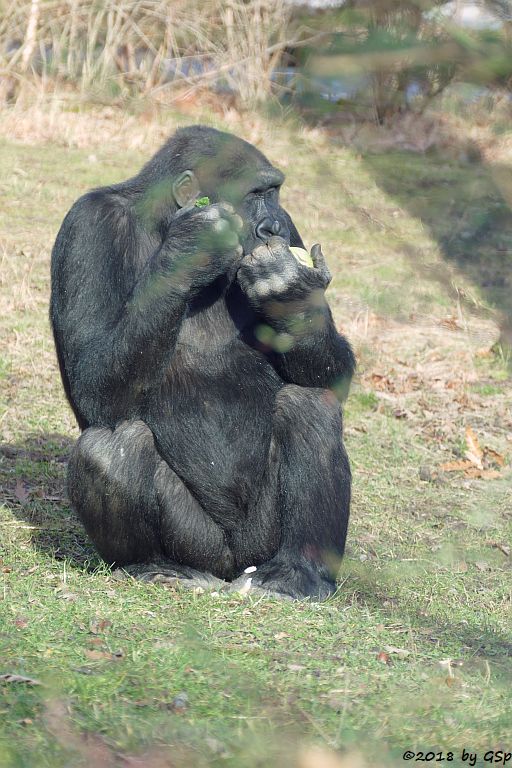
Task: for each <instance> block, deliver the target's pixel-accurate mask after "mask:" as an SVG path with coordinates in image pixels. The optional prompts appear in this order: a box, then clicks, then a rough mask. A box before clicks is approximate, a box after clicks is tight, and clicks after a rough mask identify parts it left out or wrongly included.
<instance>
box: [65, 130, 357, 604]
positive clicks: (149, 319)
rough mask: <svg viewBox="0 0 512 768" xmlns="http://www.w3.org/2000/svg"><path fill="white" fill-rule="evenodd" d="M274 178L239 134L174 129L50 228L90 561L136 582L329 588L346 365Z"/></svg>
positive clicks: (76, 480) (340, 536) (72, 465)
mask: <svg viewBox="0 0 512 768" xmlns="http://www.w3.org/2000/svg"><path fill="white" fill-rule="evenodd" d="M283 181H284V176H283V174H282V173H281V172H280V171H279V170H277V169H276V168H274V167H273V166H272V165H271V163H270V162H269V161H268V160H267V158H266V157H265V156H264V155H263V154H262V153H261V152H260V151H259V150H257V149H256V148H255V147H254V146H253V145H251V144H249V143H247V142H245V141H243V140H242V139H239V138H237V137H235V136H233V135H231V134H228V133H223V132H221V131H217V130H214V129H213V128H209V127H205V126H200V125H197V126H192V127H188V128H183V129H180V130H178V131H177V132H176V134H175V135H174V136H172V137H171V138H170V139H169V140H168V141H167V142H166V143H165V144H164V145H163V146H162V147H161V149H160V150H159V151H158V152H157V153H156V154H155V155H154V157H153V158H152V159H151V160H149V162H148V163H147V164H146V165H145V166H144V167H143V168H142V170H141V171H140V172H139V173H138V174H137V175H136V176H134V177H133V178H131V179H128V180H127V181H124V182H122V183H120V184H114V185H112V186H107V187H102V188H100V189H95V190H93V191H91V192H88V193H87V194H85V195H84V196H83V197H81V198H80V199H79V200H78V201H77V202H76V203H75V204H74V205H73V206H72V208H71V210H70V211H69V212H68V214H67V216H66V218H65V219H64V222H63V224H62V226H61V229H60V231H59V233H58V236H57V239H56V242H55V245H54V248H53V252H52V271H51V275H52V291H51V305H50V320H51V324H52V329H53V333H54V338H55V344H56V350H57V356H58V361H59V365H60V372H61V376H62V381H63V385H64V389H65V392H66V395H67V398H68V400H69V403H70V405H71V407H72V409H73V411H74V413H75V416H76V419H77V421H78V424H79V427H80V429H81V435H80V438H79V439H78V441H77V443H76V445H75V447H74V449H73V452H72V455H71V457H70V462H69V467H68V492H69V497H70V500H71V503H72V505H73V507H74V509H75V510H76V512H77V513H78V515H79V517H80V518H81V520H82V522H83V524H84V526H85V528H86V530H87V532H88V534H89V536H90V538H91V539H92V541H93V543H94V545H95V547H96V549H97V550H98V552H99V554H100V555H101V557H102V558H103V559H104V560H105V561H106V562H107V563H109V564H112V565H115V566H117V567H121V568H124V569H125V570H126V571H128V573H131V574H132V575H135V576H137V577H139V578H142V579H146V580H164V581H165V580H171V581H173V580H179V582H180V583H183V584H188V585H197V584H200V585H201V584H203V585H204V584H206V585H213V586H217V587H218V585H222V586H223V587H224V588H225V589H227V588H229V589H239V588H240V585H241V584H242V587H243V591H247V590H249V589H254V590H255V591H256V593H260V592H262V591H263V592H268V593H271V594H277V595H283V596H288V597H291V598H296V599H304V598H311V599H325V598H326V597H328V596H329V595H331V594H332V593H333V591H334V589H335V576H336V572H337V570H338V568H339V562H340V558H341V556H342V554H343V551H344V546H345V538H346V534H347V525H348V518H349V505H350V483H351V476H350V467H349V462H348V458H347V454H346V452H345V448H344V445H343V441H342V420H341V409H340V400H342V399H343V398H344V396H345V395H346V392H347V389H348V385H349V382H350V379H351V377H352V374H353V371H354V366H355V361H354V355H353V353H352V350H351V347H350V345H349V343H348V341H347V340H346V339H345V338H344V337H343V336H341V335H340V334H339V333H338V332H337V330H336V328H335V326H334V323H333V319H332V315H331V312H330V309H329V306H328V304H327V302H326V299H325V295H324V292H325V289H326V288H327V286H328V284H329V282H330V279H331V278H330V274H329V271H328V269H327V266H326V264H325V260H324V256H323V254H322V251H321V248H320V246H319V245H315V246H313V248H312V249H311V254H310V257H309V263H303V261H301V260H299V259H298V258H297V257H296V255H295V254H294V252H293V251H292V250H291V249H293V248H301V249H303V248H304V244H303V242H302V240H301V237H300V235H299V232H298V231H297V229H296V227H295V225H294V223H293V221H292V220H291V218H290V216H289V215H288V213H287V212H286V211H285V210H284V209H283V208H282V207H281V205H280V202H279V191H280V188H281V185H282V184H283ZM249 572H250V573H251V576H250V577H248V576H247V573H249ZM228 582H232V586H229V587H228V586H227V583H228Z"/></svg>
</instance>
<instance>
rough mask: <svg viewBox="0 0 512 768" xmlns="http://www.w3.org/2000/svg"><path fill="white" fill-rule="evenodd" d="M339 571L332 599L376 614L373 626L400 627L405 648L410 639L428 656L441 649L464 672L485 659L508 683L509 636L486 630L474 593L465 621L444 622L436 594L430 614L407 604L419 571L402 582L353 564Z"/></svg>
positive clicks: (511, 669) (511, 671) (511, 672)
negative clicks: (427, 646) (429, 650)
mask: <svg viewBox="0 0 512 768" xmlns="http://www.w3.org/2000/svg"><path fill="white" fill-rule="evenodd" d="M342 573H343V574H344V577H345V578H344V579H343V582H342V584H341V586H340V588H339V590H338V592H337V596H336V600H337V601H338V600H340V599H341V600H346V601H349V602H351V603H356V604H357V605H360V606H362V607H364V608H366V609H369V610H370V611H371V612H372V614H373V615H375V617H376V623H378V622H379V621H382V622H386V623H387V622H389V621H390V620H391V622H392V624H393V625H394V626H399V625H402V626H403V627H404V630H405V629H409V633H408V634H407V633H406V634H405V635H404V638H405V639H404V642H406V644H407V647H409V645H410V643H411V639H414V636H416V637H417V638H418V642H419V644H420V645H423V644H424V642H425V639H427V640H428V642H429V644H431V646H432V655H433V657H436V656H437V655H438V652H439V649H443V650H442V652H443V654H446V655H447V656H451V658H455V659H457V658H461V659H463V661H464V666H466V667H467V668H471V667H480V666H481V665H482V664H483V663H485V662H487V661H489V662H492V663H493V665H495V666H496V668H497V670H499V671H500V673H501V675H502V676H503V679H504V680H506V681H508V682H512V634H510V633H503V632H501V631H499V630H495V629H494V628H493V627H492V626H489V625H490V624H491V623H492V616H489V615H488V614H486V609H485V608H483V607H482V608H480V607H479V605H478V599H477V595H475V604H474V605H472V606H471V609H470V610H468V619H464V620H462V619H461V620H460V621H458V622H455V621H453V620H450V618H449V611H448V610H447V611H446V613H447V618H444V617H443V616H440V615H439V613H438V614H437V615H435V613H436V612H438V611H439V609H442V608H443V597H442V593H441V590H440V593H439V601H438V602H436V603H434V609H433V610H431V611H430V610H428V609H427V610H425V609H424V605H423V604H424V601H423V600H418V599H416V600H415V601H414V603H411V602H410V599H408V595H407V593H408V587H410V590H411V594H413V593H414V592H416V591H417V584H415V580H417V579H421V578H424V576H422V574H420V572H418V573H417V574H416V575H415V576H413V575H412V574H411V573H408V574H405V573H404V575H403V579H402V578H401V576H400V574H399V573H398V572H396V571H395V570H394V571H393V572H391V573H390V572H389V571H386V570H385V569H384V570H377V571H376V570H373V569H372V570H368V568H367V567H366V566H362V565H361V564H360V563H358V562H354V561H352V562H346V563H345V566H344V568H343V569H342ZM476 591H478V590H476ZM439 612H442V611H439ZM377 617H378V619H377ZM411 636H412V637H411ZM413 644H414V643H413ZM436 652H437V653H436ZM484 671H485V670H484Z"/></svg>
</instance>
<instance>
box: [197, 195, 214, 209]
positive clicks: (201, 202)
mask: <svg viewBox="0 0 512 768" xmlns="http://www.w3.org/2000/svg"><path fill="white" fill-rule="evenodd" d="M194 205H195V206H196V208H205V207H206V206H207V205H210V198H209V197H208V196H205V197H199V198H198V199H197V200H196V202H195V203H194Z"/></svg>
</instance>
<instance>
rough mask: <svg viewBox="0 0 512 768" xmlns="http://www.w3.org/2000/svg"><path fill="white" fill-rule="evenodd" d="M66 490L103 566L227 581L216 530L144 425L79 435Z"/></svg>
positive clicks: (228, 559)
mask: <svg viewBox="0 0 512 768" xmlns="http://www.w3.org/2000/svg"><path fill="white" fill-rule="evenodd" d="M68 491H69V496H70V499H71V501H72V504H73V506H74V508H75V509H76V511H77V512H78V514H79V516H80V518H81V519H82V522H83V523H84V525H85V528H86V529H87V532H88V534H89V536H90V537H91V539H92V541H93V542H94V544H95V546H96V548H97V550H98V552H99V553H100V555H101V556H102V558H103V559H104V560H106V562H108V563H111V564H114V563H115V564H116V565H118V566H125V569H126V570H127V571H128V573H131V574H133V575H135V576H137V577H139V578H142V579H145V580H159V581H162V580H164V578H163V577H166V580H168V579H171V580H172V579H173V578H176V579H182V580H193V581H194V584H195V585H200V586H205V583H211V584H213V583H214V582H215V581H217V580H216V579H213V577H212V575H211V574H212V573H214V574H215V575H216V576H218V577H221V578H224V577H229V576H232V564H233V558H232V555H231V553H230V551H229V549H228V547H227V546H226V543H225V539H224V534H223V531H222V529H221V528H219V526H217V525H216V524H215V523H214V522H213V520H212V519H211V518H210V517H208V516H207V515H206V514H205V513H204V511H203V510H202V508H201V507H200V506H199V504H198V503H197V502H196V500H195V499H194V498H193V497H192V495H191V494H190V493H189V491H188V490H187V488H186V487H185V485H184V484H183V483H182V481H181V480H180V479H179V477H178V476H177V475H176V474H175V473H174V472H173V471H172V470H171V469H170V468H169V466H168V465H167V464H166V463H165V462H164V461H162V459H161V458H160V456H159V454H158V452H157V451H156V449H155V445H154V440H153V435H152V433H151V431H150V430H149V429H148V427H147V426H146V425H145V424H144V422H142V421H132V422H123V423H122V424H121V425H120V426H118V427H117V428H116V429H115V430H114V431H113V432H112V431H111V430H110V429H105V428H101V427H90V428H89V429H87V430H85V432H83V434H82V435H81V437H80V439H79V440H78V442H77V444H76V446H75V448H74V450H73V453H72V456H71V459H70V462H69V467H68ZM196 569H197V570H196ZM201 571H208V572H209V573H200V572H201Z"/></svg>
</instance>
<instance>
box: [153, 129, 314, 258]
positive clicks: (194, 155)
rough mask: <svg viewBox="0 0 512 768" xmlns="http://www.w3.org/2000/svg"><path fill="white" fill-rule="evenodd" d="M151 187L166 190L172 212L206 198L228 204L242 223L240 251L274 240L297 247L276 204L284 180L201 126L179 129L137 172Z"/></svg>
mask: <svg viewBox="0 0 512 768" xmlns="http://www.w3.org/2000/svg"><path fill="white" fill-rule="evenodd" d="M145 173H147V174H148V175H150V176H151V178H152V180H153V181H155V180H156V181H158V180H161V181H162V182H163V181H164V180H166V181H167V182H170V183H171V184H172V197H173V200H174V202H175V204H176V206H177V207H178V208H183V207H185V206H188V205H193V204H194V202H195V200H197V199H198V198H200V197H203V196H207V197H208V198H209V199H210V202H211V203H220V202H228V203H231V205H233V206H234V208H235V210H236V211H237V213H239V214H240V216H241V217H242V219H243V222H244V230H243V236H242V245H243V249H244V253H246V254H247V253H251V252H252V251H253V250H254V248H256V246H257V245H260V244H261V243H262V242H263V243H266V242H267V241H268V240H269V239H270V238H271V237H273V236H275V235H278V236H279V237H282V238H283V239H284V240H285V241H286V242H287V243H288V244H289V245H296V246H300V247H303V243H302V240H301V238H300V235H299V234H298V232H297V229H296V228H295V226H294V224H293V222H292V220H291V218H290V216H289V215H288V213H287V212H286V211H285V210H284V208H282V207H281V205H280V204H279V191H280V188H281V185H282V184H283V182H284V175H283V173H281V171H279V170H278V169H277V168H274V166H273V165H272V164H271V163H270V162H269V161H268V160H267V158H266V157H265V155H263V154H262V153H261V152H260V151H259V150H258V149H256V147H254V146H253V145H252V144H249V143H248V142H246V141H244V140H243V139H240V138H238V137H237V136H233V135H232V134H230V133H223V132H222V131H217V130H215V129H214V128H208V127H207V126H203V125H195V126H190V127H188V128H182V129H180V130H179V131H177V132H176V133H175V135H174V136H173V137H172V138H171V139H169V141H168V142H167V143H166V144H165V145H164V146H163V147H162V148H161V149H160V151H159V152H157V154H156V155H155V156H154V157H153V158H152V160H151V161H150V163H148V165H147V166H146V167H145V168H144V169H143V171H142V173H141V176H142V175H144V174H145Z"/></svg>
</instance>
